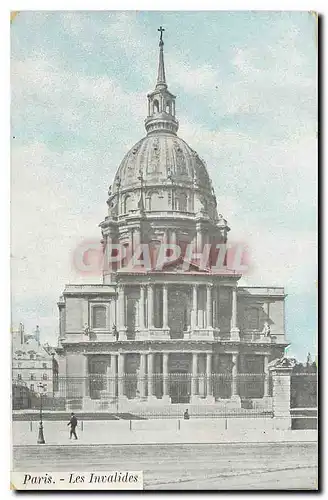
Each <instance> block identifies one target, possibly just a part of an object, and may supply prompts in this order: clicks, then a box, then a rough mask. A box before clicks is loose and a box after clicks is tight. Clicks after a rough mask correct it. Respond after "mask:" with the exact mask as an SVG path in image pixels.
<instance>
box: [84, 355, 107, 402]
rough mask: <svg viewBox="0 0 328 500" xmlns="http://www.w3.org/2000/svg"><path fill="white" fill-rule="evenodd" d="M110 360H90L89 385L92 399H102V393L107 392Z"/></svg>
mask: <svg viewBox="0 0 328 500" xmlns="http://www.w3.org/2000/svg"><path fill="white" fill-rule="evenodd" d="M107 366H108V360H106V359H97V358H95V359H90V360H89V383H90V398H91V399H100V397H101V393H102V392H103V391H105V390H106V369H107Z"/></svg>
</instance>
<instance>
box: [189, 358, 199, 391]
mask: <svg viewBox="0 0 328 500" xmlns="http://www.w3.org/2000/svg"><path fill="white" fill-rule="evenodd" d="M197 365H198V354H197V352H193V353H192V373H191V396H192V397H193V398H194V397H195V396H196V395H197V375H198V373H197V372H198V366H197Z"/></svg>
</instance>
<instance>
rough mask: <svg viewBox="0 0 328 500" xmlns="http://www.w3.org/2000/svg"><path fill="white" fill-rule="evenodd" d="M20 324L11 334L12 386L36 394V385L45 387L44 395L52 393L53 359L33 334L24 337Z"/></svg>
mask: <svg viewBox="0 0 328 500" xmlns="http://www.w3.org/2000/svg"><path fill="white" fill-rule="evenodd" d="M22 330H23V326H22V324H21V325H20V328H19V329H18V330H14V331H13V332H12V384H13V385H14V386H18V387H19V386H20V387H25V388H26V389H27V390H28V391H30V392H33V393H37V392H39V390H40V389H38V384H39V383H40V382H41V383H42V384H44V385H45V388H44V392H45V393H50V394H52V393H53V389H54V388H53V363H54V359H53V358H54V357H53V356H52V355H51V354H50V352H49V351H47V350H46V349H44V347H43V346H42V345H40V340H39V338H38V339H36V338H35V337H34V336H33V334H32V335H25V334H24V331H23V332H22Z"/></svg>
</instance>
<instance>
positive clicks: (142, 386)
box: [138, 352, 147, 398]
mask: <svg viewBox="0 0 328 500" xmlns="http://www.w3.org/2000/svg"><path fill="white" fill-rule="evenodd" d="M146 361H147V358H146V354H145V353H143V352H142V353H140V365H139V376H138V386H139V395H140V398H144V397H145V396H146Z"/></svg>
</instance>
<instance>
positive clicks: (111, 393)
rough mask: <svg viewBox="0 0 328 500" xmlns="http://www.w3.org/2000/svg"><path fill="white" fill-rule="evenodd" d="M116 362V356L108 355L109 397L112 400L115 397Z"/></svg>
mask: <svg viewBox="0 0 328 500" xmlns="http://www.w3.org/2000/svg"><path fill="white" fill-rule="evenodd" d="M116 360H117V356H116V354H111V355H110V372H109V376H110V380H109V396H110V397H112V398H115V397H116V376H117V373H116V372H117V370H116Z"/></svg>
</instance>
